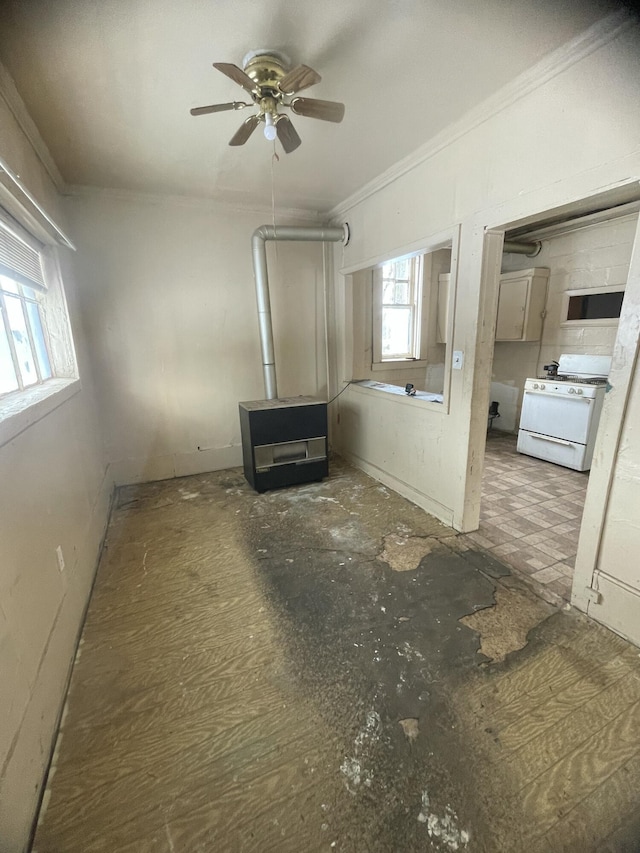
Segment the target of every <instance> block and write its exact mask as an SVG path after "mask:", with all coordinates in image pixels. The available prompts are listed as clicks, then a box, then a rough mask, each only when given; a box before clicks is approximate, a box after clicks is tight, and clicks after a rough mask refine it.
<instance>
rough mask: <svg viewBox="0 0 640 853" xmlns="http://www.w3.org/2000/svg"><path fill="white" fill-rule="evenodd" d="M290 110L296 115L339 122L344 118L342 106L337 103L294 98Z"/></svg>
mask: <svg viewBox="0 0 640 853" xmlns="http://www.w3.org/2000/svg"><path fill="white" fill-rule="evenodd" d="M290 106H291V109H292V110H293V111H294V113H295V114H296V115H299V116H308V117H309V118H319V119H322V120H323V121H335V122H340V121H342V119H343V117H344V104H340V103H338V101H318V100H317V99H315V98H294V99H293V100H292V101H291V104H290Z"/></svg>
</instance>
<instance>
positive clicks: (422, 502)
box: [338, 450, 453, 527]
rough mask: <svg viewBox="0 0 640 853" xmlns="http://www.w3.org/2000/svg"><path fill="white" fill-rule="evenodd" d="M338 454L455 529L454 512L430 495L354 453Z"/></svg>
mask: <svg viewBox="0 0 640 853" xmlns="http://www.w3.org/2000/svg"><path fill="white" fill-rule="evenodd" d="M338 453H339V454H340V455H341V456H342V457H343V458H344V459H346V460H347V461H348V462H350V463H351V464H352V465H355V467H356V468H360V469H361V470H362V471H364V472H365V474H368V475H369V476H370V477H373V479H374V480H378V481H379V482H380V483H383V484H384V485H385V486H389V488H390V489H393V491H394V492H397V493H398V494H399V495H402V497H403V498H406V499H407V500H409V501H411V503H414V504H416V505H417V506H419V507H420V509H423V510H424V511H425V512H428V513H429V515H433V516H434V517H435V518H437V519H438V520H439V521H442V522H443V524H446V525H447V526H448V527H453V510H452V509H451V508H449V507H446V506H444V505H443V504H441V503H439V502H438V501H436V500H434V499H433V498H431V497H429V495H425V494H424V492H421V491H419V490H418V489H416V488H415V487H414V486H411V485H409V483H405V482H404V480H400V479H398V478H397V477H394V476H393V474H389V472H388V471H384V470H383V469H382V468H378V466H377V465H374V464H373V463H371V462H367V461H366V459H361V458H360V457H359V456H356V455H355V454H354V453H347V452H345V451H343V450H338Z"/></svg>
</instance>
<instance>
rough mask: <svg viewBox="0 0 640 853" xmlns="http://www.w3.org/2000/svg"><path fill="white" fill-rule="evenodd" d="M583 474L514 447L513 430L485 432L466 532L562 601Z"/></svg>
mask: <svg viewBox="0 0 640 853" xmlns="http://www.w3.org/2000/svg"><path fill="white" fill-rule="evenodd" d="M588 480H589V475H588V473H583V472H580V471H572V470H570V469H569V468H562V467H561V466H560V465H553V464H552V463H551V462H544V461H542V460H541V459H534V458H533V457H531V456H523V455H522V454H520V453H518V452H517V451H516V436H515V435H511V434H510V433H504V432H499V431H497V430H495V431H493V432H490V433H489V435H488V437H487V449H486V455H485V466H484V474H483V481H482V506H481V511H480V527H479V529H478V530H477V531H476V532H475V533H469V534H468V537H469V539H471V540H472V541H473V542H475V543H476V545H480V546H481V547H482V548H485V549H486V550H488V551H490V552H491V553H492V554H495V556H496V557H498V558H499V559H500V560H502V562H504V563H507V564H508V565H509V566H512V567H513V568H514V569H517V570H518V571H520V572H523V573H524V574H526V575H528V576H529V577H531V578H532V579H533V580H534V581H536V582H538V583H541V584H543V585H544V587H545V589H547V590H549V591H551V592H552V593H554V594H555V595H558V596H560V597H561V598H563V599H565V600H567V601H568V600H569V598H570V597H571V584H572V579H573V569H574V565H575V558H576V553H577V550H578V536H579V534H580V522H581V519H582V511H583V509H584V499H585V494H586V489H587V483H588Z"/></svg>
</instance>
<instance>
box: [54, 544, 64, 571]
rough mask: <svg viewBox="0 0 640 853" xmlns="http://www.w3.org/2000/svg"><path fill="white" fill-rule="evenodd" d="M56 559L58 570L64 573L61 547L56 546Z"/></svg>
mask: <svg viewBox="0 0 640 853" xmlns="http://www.w3.org/2000/svg"><path fill="white" fill-rule="evenodd" d="M56 557H57V558H58V568H59V569H60V571H61V572H64V554H63V553H62V545H58V547H57V548H56Z"/></svg>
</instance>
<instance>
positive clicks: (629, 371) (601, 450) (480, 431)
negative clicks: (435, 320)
mask: <svg viewBox="0 0 640 853" xmlns="http://www.w3.org/2000/svg"><path fill="white" fill-rule="evenodd" d="M629 191H631V192H634V194H635V192H637V197H638V198H640V185H639V183H638V181H637V180H633V181H628V182H624V183H623V184H620V185H618V186H616V187H615V188H612V189H611V190H610V191H608V192H605V193H599V194H597V195H595V196H591V197H589V196H586V197H585V196H582V197H581V198H578V199H576V200H575V201H574V202H572V203H569V204H565V205H562V206H561V207H556V208H550V209H546V210H545V209H543V210H541V211H539V212H538V213H536V214H528V215H527V216H526V217H523V218H522V219H519V220H515V221H509V222H506V223H500V224H493V223H492V224H490V225H486V226H485V228H484V238H483V249H482V275H481V284H480V300H479V314H478V327H479V328H480V329H483V330H484V331H485V334H483V335H480V336H479V338H478V341H477V349H476V370H475V371H474V374H475V375H474V382H473V386H474V387H473V392H474V393H473V405H472V417H471V424H470V459H471V460H472V461H475V460H477V459H478V458H481V459H482V465H475V464H474V465H472V466H470V467H468V469H467V483H466V489H465V502H464V512H463V516H464V525H463V529H465V530H474V529H477V528H478V526H479V518H480V501H481V481H482V471H483V469H484V450H485V443H486V418H482V419H480V418H475V419H474V417H473V412H474V411H476V412H477V411H482V412H485V411H486V410H487V408H488V406H489V398H490V386H491V365H492V363H493V344H494V342H493V340H492V337H491V336H492V334H493V331H494V329H495V323H496V316H495V312H496V308H497V299H498V286H499V274H500V266H499V264H498V265H497V264H496V260H497V259H496V254H497V251H498V247H500V251H501V247H502V241H503V239H504V235H505V232H506V231H509V230H512V229H514V228H517V227H520V226H524V225H533V224H535V223H537V222H539V221H542V220H544V219H549V218H551V217H552V216H553V215H554V214H556V213H559V212H562V213H566V214H571V213H573V210H574V208H575V216H576V218H577V217H579V216H580V215H583V213H584V211H585V207H586V206H587V205H588V204H589V203H593V202H595V200H596V199H598V201H600V200H606V203H607V205H608V206H610V207H616V206H618V205H620V204H622V203H624V201H629V198H628V194H629ZM605 206H606V205H605ZM567 218H569V216H567ZM485 221H486V220H485ZM639 362H640V216H639V218H638V223H637V226H636V232H635V237H634V242H633V248H632V254H631V262H630V265H629V275H628V278H627V284H626V288H625V298H624V301H623V305H622V312H621V315H620V321H619V324H618V332H617V335H616V340H615V344H614V350H613V357H612V367H611V374H610V377H609V383H610V386H611V389H610V391H609V393H607V394H606V396H605V401H604V404H603V408H602V415H601V419H600V424H599V428H598V434H597V437H596V444H595V449H594V457H593V465H592V469H591V472H590V476H589V484H588V487H587V494H586V500H585V508H584V513H583V516H582V525H581V528H580V536H579V542H578V553H577V557H576V564H575V570H574V576H573V589H572V597H571V603H572V604H573V606H574V607H576V608H577V609H579V610H582V611H583V612H585V613H586V612H589V615H591V616H593V618H595V619H598V614H597V613H596V612H593V607H592V605H593V603H594V602H597V599H598V592H597V590H594V589H593V583H594V574H595V572H596V571H597V568H598V559H599V556H600V547H601V541H602V535H603V530H604V526H605V521H606V515H607V509H608V503H609V496H610V492H611V487H612V484H613V480H614V475H615V459H616V455H617V453H618V449H619V445H620V440H621V436H622V429H623V425H624V417H625V412H626V409H627V405H628V400H629V394H630V390H631V380H632V377H633V375H634V371H635V370H636V369H640V365H639ZM596 610H597V608H596ZM603 621H604V620H603ZM605 624H606V622H605ZM618 632H619V633H620V631H618Z"/></svg>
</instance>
